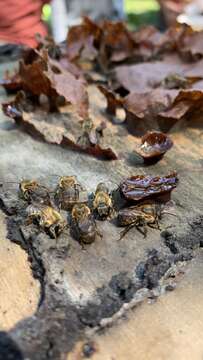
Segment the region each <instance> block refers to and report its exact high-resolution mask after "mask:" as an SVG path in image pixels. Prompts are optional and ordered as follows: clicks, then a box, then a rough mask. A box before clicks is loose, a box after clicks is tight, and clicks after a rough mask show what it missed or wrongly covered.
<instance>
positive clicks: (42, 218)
mask: <svg viewBox="0 0 203 360" xmlns="http://www.w3.org/2000/svg"><path fill="white" fill-rule="evenodd" d="M27 216H28V218H27V224H30V223H37V225H38V226H39V227H40V228H41V229H42V230H43V231H44V232H46V233H47V234H48V235H49V236H50V237H51V238H53V239H56V238H57V237H58V236H59V235H60V234H61V233H62V231H63V230H64V229H65V227H66V226H67V223H66V221H65V220H64V219H63V218H62V216H61V215H60V213H59V212H58V211H56V210H55V209H54V208H53V207H51V206H35V205H30V206H28V208H27Z"/></svg>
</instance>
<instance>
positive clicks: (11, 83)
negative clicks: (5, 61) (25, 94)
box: [0, 70, 22, 94]
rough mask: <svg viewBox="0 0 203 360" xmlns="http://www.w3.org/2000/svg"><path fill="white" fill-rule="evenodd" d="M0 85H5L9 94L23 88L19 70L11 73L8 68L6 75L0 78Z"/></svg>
mask: <svg viewBox="0 0 203 360" xmlns="http://www.w3.org/2000/svg"><path fill="white" fill-rule="evenodd" d="M0 85H2V86H3V87H4V89H5V90H6V92H7V94H13V93H14V94H15V93H16V92H17V91H19V90H21V89H22V81H21V77H20V75H19V73H18V71H16V70H15V71H14V72H13V73H10V71H9V70H6V71H5V73H4V77H3V79H2V80H0Z"/></svg>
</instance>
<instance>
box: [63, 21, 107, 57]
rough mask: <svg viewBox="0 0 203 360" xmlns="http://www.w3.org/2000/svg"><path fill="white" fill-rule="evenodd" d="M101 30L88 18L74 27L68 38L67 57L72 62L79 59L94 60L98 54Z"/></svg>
mask: <svg viewBox="0 0 203 360" xmlns="http://www.w3.org/2000/svg"><path fill="white" fill-rule="evenodd" d="M100 37H101V29H100V27H99V26H98V25H97V24H96V23H94V22H93V21H92V20H90V19H89V18H88V17H84V18H83V23H82V24H81V25H76V26H72V27H71V28H70V30H69V31H68V36H67V56H68V58H69V59H70V60H71V61H72V60H74V59H77V58H79V57H81V58H84V59H88V60H94V59H95V58H96V56H97V54H98V50H97V49H98V47H99V44H100Z"/></svg>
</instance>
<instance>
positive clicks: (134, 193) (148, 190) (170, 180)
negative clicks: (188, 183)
mask: <svg viewBox="0 0 203 360" xmlns="http://www.w3.org/2000/svg"><path fill="white" fill-rule="evenodd" d="M177 183H178V177H177V173H176V172H175V171H174V172H172V173H170V174H169V175H166V176H150V175H136V176H132V177H130V178H128V179H125V180H124V181H123V182H122V183H121V184H120V192H121V195H122V196H124V198H125V199H126V200H128V201H134V202H138V201H141V200H145V199H149V198H154V197H160V195H166V194H170V192H171V191H172V190H173V189H175V188H176V186H177Z"/></svg>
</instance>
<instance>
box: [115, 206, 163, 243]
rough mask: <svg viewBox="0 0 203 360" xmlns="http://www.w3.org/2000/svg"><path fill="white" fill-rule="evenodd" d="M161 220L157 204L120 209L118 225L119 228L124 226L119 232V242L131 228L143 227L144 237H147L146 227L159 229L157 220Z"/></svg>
mask: <svg viewBox="0 0 203 360" xmlns="http://www.w3.org/2000/svg"><path fill="white" fill-rule="evenodd" d="M160 218H161V208H160V206H159V205H157V204H153V203H152V204H151V203H147V204H141V205H136V206H131V207H129V208H125V209H121V210H120V211H119V213H118V223H119V225H120V226H126V228H125V229H124V231H122V232H121V234H120V235H121V236H120V239H119V240H121V239H122V238H123V237H124V236H125V235H126V234H127V232H128V231H129V230H130V229H131V228H132V227H134V226H135V227H136V228H138V229H139V228H140V227H143V234H144V237H146V235H147V225H148V226H150V227H152V228H154V229H160V228H159V219H160Z"/></svg>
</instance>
